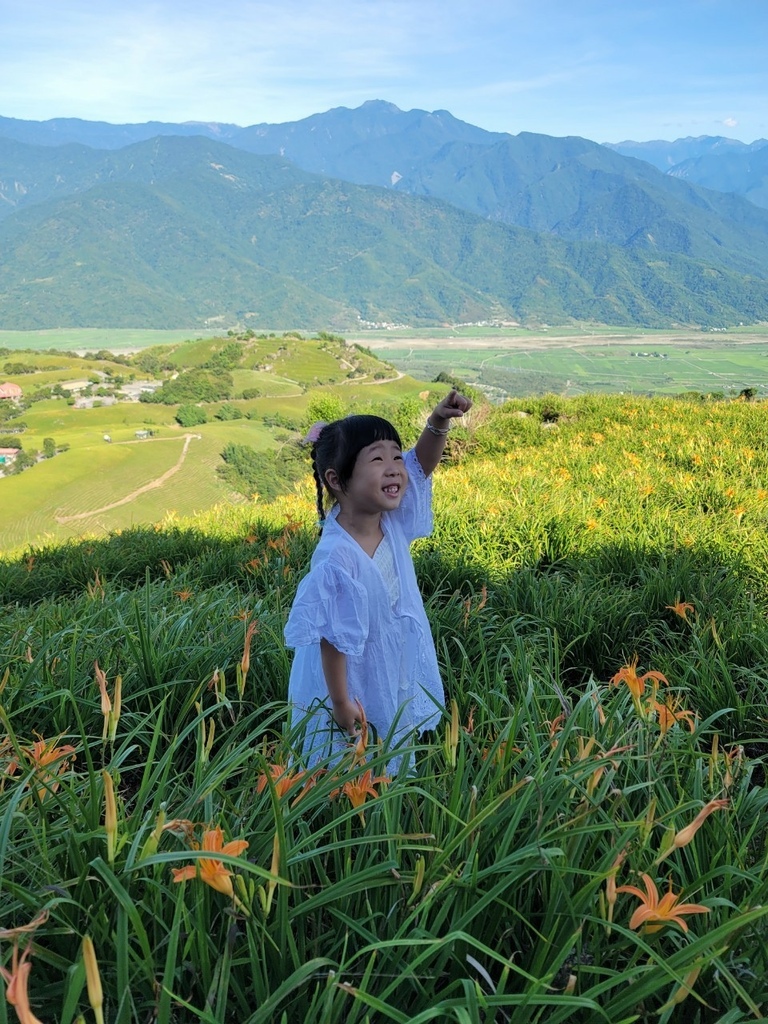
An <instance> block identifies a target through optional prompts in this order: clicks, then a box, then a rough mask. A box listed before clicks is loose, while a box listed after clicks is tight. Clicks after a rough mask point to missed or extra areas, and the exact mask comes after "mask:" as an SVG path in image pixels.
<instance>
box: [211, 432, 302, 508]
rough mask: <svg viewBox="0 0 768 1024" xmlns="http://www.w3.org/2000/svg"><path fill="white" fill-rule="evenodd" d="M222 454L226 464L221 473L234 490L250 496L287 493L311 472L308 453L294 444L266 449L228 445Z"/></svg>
mask: <svg viewBox="0 0 768 1024" xmlns="http://www.w3.org/2000/svg"><path fill="white" fill-rule="evenodd" d="M221 457H222V459H223V460H224V465H223V466H219V467H218V469H217V472H218V474H219V476H220V477H221V478H222V479H223V480H225V481H226V482H227V484H229V486H230V487H231V488H232V490H233V491H237V493H238V494H243V495H245V497H247V498H251V497H253V496H254V495H255V494H258V496H259V497H260V498H262V499H263V500H264V501H272V500H273V499H274V498H276V497H277V496H278V495H280V494H285V492H286V491H289V490H290V489H291V488H292V487H293V485H294V484H295V483H296V482H297V481H298V480H301V479H302V477H304V476H306V475H307V472H308V471H309V462H308V460H307V458H306V455H305V454H304V453H303V452H302V451H300V449H299V447H298V445H296V444H291V443H286V444H283V445H281V447H280V448H278V449H277V450H274V449H271V450H269V451H265V452H259V451H256V449H255V448H252V447H251V446H250V445H247V444H228V445H226V447H225V448H224V451H223V452H222V453H221Z"/></svg>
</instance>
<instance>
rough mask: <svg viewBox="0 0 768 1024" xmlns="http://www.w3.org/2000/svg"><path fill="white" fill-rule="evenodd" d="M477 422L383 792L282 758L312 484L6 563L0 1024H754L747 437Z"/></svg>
mask: <svg viewBox="0 0 768 1024" xmlns="http://www.w3.org/2000/svg"><path fill="white" fill-rule="evenodd" d="M410 411H412V407H411V406H409V413H410ZM419 417H420V418H421V413H420V414H419ZM472 418H473V422H472V423H470V425H469V427H468V428H467V429H464V428H463V427H462V428H459V429H457V430H455V431H454V432H453V434H452V437H451V441H450V446H449V460H448V462H447V464H446V465H445V466H443V467H441V468H440V469H439V470H438V473H437V478H436V483H435V506H436V531H435V533H434V535H433V536H432V537H431V538H429V539H428V540H425V541H421V542H419V544H418V545H416V546H415V548H414V554H415V559H416V565H417V571H418V575H419V579H420V583H421V586H422V589H423V593H424V595H425V599H426V603H427V610H428V614H429V617H430V620H431V622H432V625H433V631H434V635H435V638H436V642H437V648H438V656H439V658H440V661H441V666H442V670H443V678H444V681H445V685H446V692H447V703H446V712H445V716H444V719H443V722H442V724H441V725H440V727H439V729H438V730H437V731H436V733H435V734H434V735H429V736H425V737H422V738H421V739H420V740H419V741H418V742H414V744H413V747H412V748H408V751H409V756H406V757H404V758H403V759H402V765H401V769H400V771H399V773H398V774H394V773H393V772H392V771H391V770H390V768H389V767H388V766H389V765H390V761H391V753H390V751H389V750H388V749H387V744H386V737H381V736H377V735H376V732H375V729H374V728H373V727H372V726H371V727H370V728H368V729H367V731H366V733H365V735H364V737H363V738H361V740H360V742H359V743H358V744H356V745H355V746H352V745H350V749H349V753H348V755H347V756H346V759H345V761H344V762H343V763H342V764H340V765H328V766H327V768H326V769H325V770H319V771H314V772H312V773H308V772H306V771H304V770H303V767H302V764H301V761H300V758H298V757H297V756H296V754H295V751H296V750H297V749H298V747H299V739H300V737H299V733H300V725H299V726H298V727H297V728H296V730H295V731H294V732H293V733H290V732H288V730H287V727H286V713H285V711H286V709H285V704H284V697H285V693H286V686H287V678H288V671H289V664H290V658H289V653H288V652H286V650H285V649H284V647H283V644H282V627H283V623H284V621H285V616H286V614H287V610H288V608H289V606H290V603H291V600H292V596H293V593H294V591H295V588H296V586H297V583H298V581H299V579H300V578H301V577H302V575H303V573H304V572H305V571H306V566H307V561H308V558H309V555H310V553H311V550H312V547H313V544H314V536H315V530H314V511H313V505H312V501H313V491H312V488H311V487H310V486H309V484H308V485H307V486H306V487H305V488H303V489H302V490H300V491H299V492H297V493H296V494H295V495H291V496H290V497H289V498H286V499H282V500H281V501H279V502H278V503H277V504H275V505H273V506H261V505H257V504H254V505H251V506H239V507H236V508H220V509H218V510H216V511H215V512H214V513H212V514H210V515H206V516H204V517H200V518H198V519H196V520H194V521H189V522H179V521H168V522H166V523H165V524H159V525H158V526H157V527H153V528H143V529H142V528H136V529H133V530H131V531H126V532H123V533H121V534H118V535H114V536H112V537H110V538H108V539H98V538H93V539H90V540H87V539H86V540H83V541H80V542H71V543H69V544H67V545H64V546H59V547H51V548H47V549H36V550H30V551H27V552H25V553H24V554H23V555H22V556H21V557H18V558H14V559H7V560H5V561H3V562H0V593H2V595H3V600H4V602H5V603H4V605H3V614H2V618H1V619H0V769H1V770H2V774H1V775H0V809H1V811H2V813H1V814H0V963H1V964H2V974H3V978H4V981H5V999H4V1000H2V1001H1V1002H0V1024H5V1022H6V1021H11V1022H12V1021H14V1019H18V1020H19V1021H21V1022H22V1024H34V1022H35V1021H42V1022H43V1024H53V1022H56V1024H73V1022H75V1021H79V1020H85V1021H97V1022H102V1021H104V1022H107V1024H134V1022H136V1024H150V1022H153V1021H157V1022H159V1024H167V1022H185V1024H186V1022H193V1021H205V1022H211V1024H213V1022H218V1024H224V1022H233V1024H234V1022H237V1024H272V1022H275V1024H282V1022H285V1024H293V1022H303V1021H311V1022H317V1024H332V1022H342V1021H343V1022H345V1024H363V1022H372V1024H373V1022H376V1024H379V1022H389V1021H393V1022H402V1024H405V1022H426V1021H437V1022H451V1021H454V1022H457V1024H474V1022H483V1024H490V1022H499V1024H501V1022H514V1024H528V1022H531V1024H533V1022H542V1024H543V1022H547V1024H557V1022H560V1021H574V1022H583V1024H592V1022H600V1021H605V1022H609V1024H629V1022H632V1021H643V1022H650V1021H654V1022H656V1021H659V1022H667V1021H676V1022H678V1021H679V1022H684V1024H689V1022H690V1024H696V1022H702V1024H703V1022H719V1024H741V1022H747V1021H754V1020H763V1019H765V1018H766V1015H768V962H767V961H768V859H767V858H768V846H767V845H766V839H767V836H768V832H767V826H768V794H767V792H766V788H765V755H766V749H765V743H766V722H767V719H768V704H767V701H766V688H767V687H768V621H767V620H766V612H767V611H768V597H767V596H766V595H768V409H766V407H765V405H764V404H762V403H754V402H744V401H706V400H690V401H675V400H672V399H669V400H667V399H641V398H619V397H595V396H587V397H585V398H582V399H574V400H561V399H557V398H545V399H536V400H529V401H515V402H510V403H508V404H506V405H504V406H503V407H500V408H496V409H491V408H489V407H480V408H478V409H476V410H475V411H473V416H472ZM400 426H402V427H403V429H404V431H405V433H406V434H407V435H410V436H413V432H414V430H415V429H416V424H415V422H411V423H401V424H400ZM404 752H405V751H404Z"/></svg>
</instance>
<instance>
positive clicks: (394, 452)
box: [326, 441, 408, 515]
mask: <svg viewBox="0 0 768 1024" xmlns="http://www.w3.org/2000/svg"><path fill="white" fill-rule="evenodd" d="M326 481H327V482H328V485H329V486H330V487H331V489H332V490H333V492H334V494H335V496H336V498H337V500H338V502H339V505H340V506H341V509H342V511H344V512H347V513H358V514H368V515H374V514H376V513H381V512H391V511H393V510H394V509H396V508H397V507H398V506H399V504H400V502H401V501H402V500H403V495H404V494H405V489H406V487H407V486H408V471H407V470H406V468H405V463H404V461H403V453H402V451H401V450H400V447H399V445H398V444H397V442H396V441H374V443H373V444H369V445H367V446H366V447H365V448H361V450H360V452H359V453H358V456H357V459H356V460H355V468H354V470H353V471H352V476H351V477H350V479H349V482H348V483H347V487H346V490H345V491H341V490H340V489H339V487H338V478H337V476H336V473H335V471H334V470H332V469H329V470H328V472H327V473H326Z"/></svg>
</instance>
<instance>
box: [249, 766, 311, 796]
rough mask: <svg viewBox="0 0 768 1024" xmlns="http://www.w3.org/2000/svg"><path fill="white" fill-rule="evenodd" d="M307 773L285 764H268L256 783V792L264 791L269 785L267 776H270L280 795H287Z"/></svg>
mask: <svg viewBox="0 0 768 1024" xmlns="http://www.w3.org/2000/svg"><path fill="white" fill-rule="evenodd" d="M306 774H307V773H306V772H299V771H291V770H290V769H289V768H287V767H286V766H285V765H284V764H268V765H267V770H266V771H265V772H262V773H261V775H260V776H259V779H258V782H257V783H256V792H257V793H263V792H264V790H265V789H266V787H267V778H268V777H269V778H271V779H272V783H273V785H274V787H275V792H276V793H277V795H278V797H281V796H285V794H286V793H287V792H288V791H289V790H290V789H293V787H294V786H295V785H296V783H297V782H301V780H302V779H303V778H304V776H305V775H306Z"/></svg>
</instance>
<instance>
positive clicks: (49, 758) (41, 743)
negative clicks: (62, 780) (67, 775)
mask: <svg viewBox="0 0 768 1024" xmlns="http://www.w3.org/2000/svg"><path fill="white" fill-rule="evenodd" d="M21 750H22V753H23V754H24V755H25V756H26V757H27V758H28V760H29V761H30V763H31V764H32V765H33V766H34V769H35V782H36V783H37V784H38V785H39V786H40V789H38V791H37V798H38V800H40V801H42V800H44V799H45V798H46V796H47V795H48V794H49V793H55V792H56V790H57V789H58V788H59V783H58V782H57V781H55V780H56V778H57V776H59V775H62V774H63V773H64V772H65V771H66V770H67V768H68V767H69V766H70V764H71V763H72V761H74V760H75V748H74V747H72V746H70V745H69V744H68V743H65V744H64V746H62V747H58V746H56V740H48V741H47V742H46V741H45V740H44V739H43V738H42V736H41V737H40V739H38V740H37V741H36V742H35V743H33V744H32V746H31V747H22V748H21ZM48 768H53V769H55V770H53V771H48Z"/></svg>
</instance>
